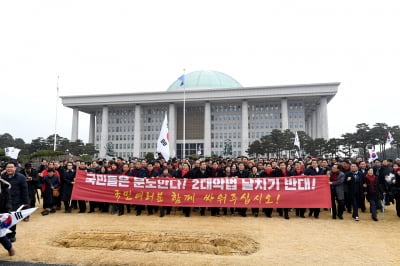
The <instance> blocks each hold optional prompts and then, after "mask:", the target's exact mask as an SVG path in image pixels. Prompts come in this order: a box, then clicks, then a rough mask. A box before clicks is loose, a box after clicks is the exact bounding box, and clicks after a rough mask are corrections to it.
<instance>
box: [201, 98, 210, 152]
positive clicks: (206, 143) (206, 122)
mask: <svg viewBox="0 0 400 266" xmlns="http://www.w3.org/2000/svg"><path fill="white" fill-rule="evenodd" d="M203 151H204V154H203V156H211V103H210V102H206V103H205V104H204V149H203Z"/></svg>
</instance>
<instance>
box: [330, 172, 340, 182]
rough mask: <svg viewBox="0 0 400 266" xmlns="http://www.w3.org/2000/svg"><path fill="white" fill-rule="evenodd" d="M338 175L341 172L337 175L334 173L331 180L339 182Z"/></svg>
mask: <svg viewBox="0 0 400 266" xmlns="http://www.w3.org/2000/svg"><path fill="white" fill-rule="evenodd" d="M338 175H339V172H337V173H335V172H332V174H331V178H330V180H331V182H335V181H337V180H338Z"/></svg>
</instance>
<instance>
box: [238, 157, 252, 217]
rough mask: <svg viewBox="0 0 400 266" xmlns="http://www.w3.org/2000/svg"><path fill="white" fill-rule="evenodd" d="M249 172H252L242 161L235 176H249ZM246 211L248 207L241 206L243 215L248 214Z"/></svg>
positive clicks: (240, 211) (240, 212) (240, 209)
mask: <svg viewBox="0 0 400 266" xmlns="http://www.w3.org/2000/svg"><path fill="white" fill-rule="evenodd" d="M249 174H250V172H249V170H247V169H245V165H244V163H243V162H240V163H239V165H238V170H237V172H236V174H235V176H237V177H238V178H248V177H249ZM246 211H247V208H239V214H240V215H241V216H242V217H246V216H247V215H246Z"/></svg>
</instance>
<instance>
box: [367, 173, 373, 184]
mask: <svg viewBox="0 0 400 266" xmlns="http://www.w3.org/2000/svg"><path fill="white" fill-rule="evenodd" d="M365 178H366V179H367V180H368V181H369V183H370V184H373V183H374V181H375V175H365Z"/></svg>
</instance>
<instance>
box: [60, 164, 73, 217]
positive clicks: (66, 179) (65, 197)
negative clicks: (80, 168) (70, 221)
mask: <svg viewBox="0 0 400 266" xmlns="http://www.w3.org/2000/svg"><path fill="white" fill-rule="evenodd" d="M75 174H76V171H75V170H74V169H73V164H72V162H68V163H67V170H65V172H64V174H63V177H62V179H63V184H64V187H63V191H62V193H61V200H62V201H63V202H64V206H65V211H64V212H65V213H71V211H72V206H71V195H72V189H73V187H74V184H75Z"/></svg>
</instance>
